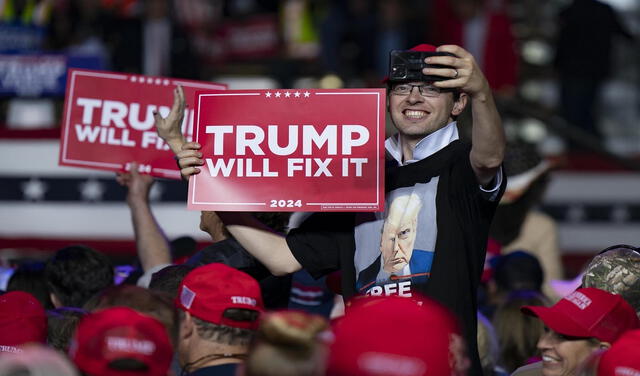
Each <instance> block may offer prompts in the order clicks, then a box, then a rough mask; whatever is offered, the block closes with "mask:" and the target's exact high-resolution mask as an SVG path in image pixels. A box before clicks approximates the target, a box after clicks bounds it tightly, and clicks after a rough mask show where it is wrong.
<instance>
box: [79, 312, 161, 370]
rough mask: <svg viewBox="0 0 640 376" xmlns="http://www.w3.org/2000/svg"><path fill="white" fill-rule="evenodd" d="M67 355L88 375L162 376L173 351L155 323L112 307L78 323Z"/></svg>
mask: <svg viewBox="0 0 640 376" xmlns="http://www.w3.org/2000/svg"><path fill="white" fill-rule="evenodd" d="M69 356H70V358H71V360H72V361H73V362H74V363H75V365H76V366H77V367H78V369H80V370H81V371H82V372H83V373H84V374H86V375H88V376H166V375H167V371H168V370H169V365H170V364H171V359H172V357H173V348H172V347H171V342H170V341H169V336H168V335H167V332H166V329H165V327H164V326H163V325H162V324H161V323H160V322H159V321H158V320H156V319H154V318H152V317H150V316H146V315H143V314H141V313H138V312H136V311H134V310H132V309H131V308H126V307H114V308H107V309H104V310H102V311H99V312H96V313H92V314H89V315H87V316H85V317H84V318H83V319H82V320H81V321H80V323H79V324H78V328H77V329H76V332H75V334H74V336H73V338H72V340H71V346H70V348H69Z"/></svg>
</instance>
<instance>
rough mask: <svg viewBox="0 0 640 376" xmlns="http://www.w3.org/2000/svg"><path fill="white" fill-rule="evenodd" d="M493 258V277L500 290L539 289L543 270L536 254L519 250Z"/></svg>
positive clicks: (542, 278) (542, 279)
mask: <svg viewBox="0 0 640 376" xmlns="http://www.w3.org/2000/svg"><path fill="white" fill-rule="evenodd" d="M495 260H496V261H494V263H495V264H494V279H495V281H496V284H497V285H498V288H499V289H500V290H501V291H515V290H533V291H538V292H539V291H541V289H542V282H543V281H544V271H543V270H542V267H541V266H540V262H539V261H538V258H537V257H536V256H534V255H532V254H531V253H529V252H526V251H522V250H519V251H515V252H511V253H508V254H506V255H502V256H499V257H497V258H496V259H495Z"/></svg>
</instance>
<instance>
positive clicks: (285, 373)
mask: <svg viewBox="0 0 640 376" xmlns="http://www.w3.org/2000/svg"><path fill="white" fill-rule="evenodd" d="M327 327H328V322H327V320H326V319H325V318H323V317H321V316H317V315H310V314H307V313H304V312H299V311H280V312H273V313H268V314H266V315H265V317H264V318H263V321H262V323H261V324H260V329H258V333H257V336H256V340H255V341H254V343H253V345H252V347H251V349H250V350H249V354H248V356H247V360H246V362H245V365H244V367H245V373H244V375H245V376H314V375H317V376H320V375H324V372H325V363H326V355H327V352H326V346H325V344H324V343H323V341H322V340H321V339H320V334H321V333H323V332H324V331H325V330H326V329H327Z"/></svg>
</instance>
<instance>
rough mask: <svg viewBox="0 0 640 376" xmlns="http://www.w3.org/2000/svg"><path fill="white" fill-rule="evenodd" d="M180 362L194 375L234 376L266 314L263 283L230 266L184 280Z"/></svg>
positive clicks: (180, 300) (203, 269) (207, 268)
mask: <svg viewBox="0 0 640 376" xmlns="http://www.w3.org/2000/svg"><path fill="white" fill-rule="evenodd" d="M176 305H177V306H178V308H179V324H178V326H179V329H178V349H177V355H178V361H179V363H180V365H181V366H182V368H183V370H184V372H186V374H188V375H191V376H206V375H229V376H234V375H235V374H236V369H237V367H238V365H240V363H242V362H243V360H244V359H245V358H246V354H247V352H248V349H249V344H250V342H251V340H252V339H253V337H254V335H255V332H256V330H257V329H258V324H259V318H260V314H261V313H262V312H263V311H264V304H263V302H262V294H261V292H260V285H259V284H258V281H256V280H255V279H253V278H252V277H251V276H250V275H248V274H246V273H244V272H241V271H239V270H237V269H234V268H232V267H230V266H227V265H224V264H220V263H213V264H208V265H205V266H201V267H198V268H196V269H194V270H192V271H191V272H189V274H187V275H186V277H185V278H184V279H183V280H182V283H181V284H180V289H179V292H178V297H177V299H176Z"/></svg>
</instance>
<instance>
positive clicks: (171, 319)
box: [87, 285, 177, 343]
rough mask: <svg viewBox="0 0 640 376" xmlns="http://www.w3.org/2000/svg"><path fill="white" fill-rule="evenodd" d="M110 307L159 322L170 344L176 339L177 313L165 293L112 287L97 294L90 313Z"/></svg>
mask: <svg viewBox="0 0 640 376" xmlns="http://www.w3.org/2000/svg"><path fill="white" fill-rule="evenodd" d="M111 307H129V308H131V309H134V310H136V311H138V312H140V313H144V314H146V315H148V316H151V317H153V318H155V319H157V320H158V321H160V322H161V323H162V324H163V325H164V327H165V328H166V329H167V335H168V336H169V338H170V339H171V341H172V343H176V342H175V341H176V338H177V326H176V322H177V320H176V319H177V312H176V309H175V306H174V304H173V299H172V297H170V296H169V294H167V293H163V292H159V291H151V290H148V289H145V288H143V287H139V286H133V285H119V286H113V287H110V288H108V289H106V290H104V291H103V292H102V293H100V294H98V295H97V297H96V299H95V305H94V306H93V307H87V309H90V310H91V311H98V310H101V309H106V308H111Z"/></svg>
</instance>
